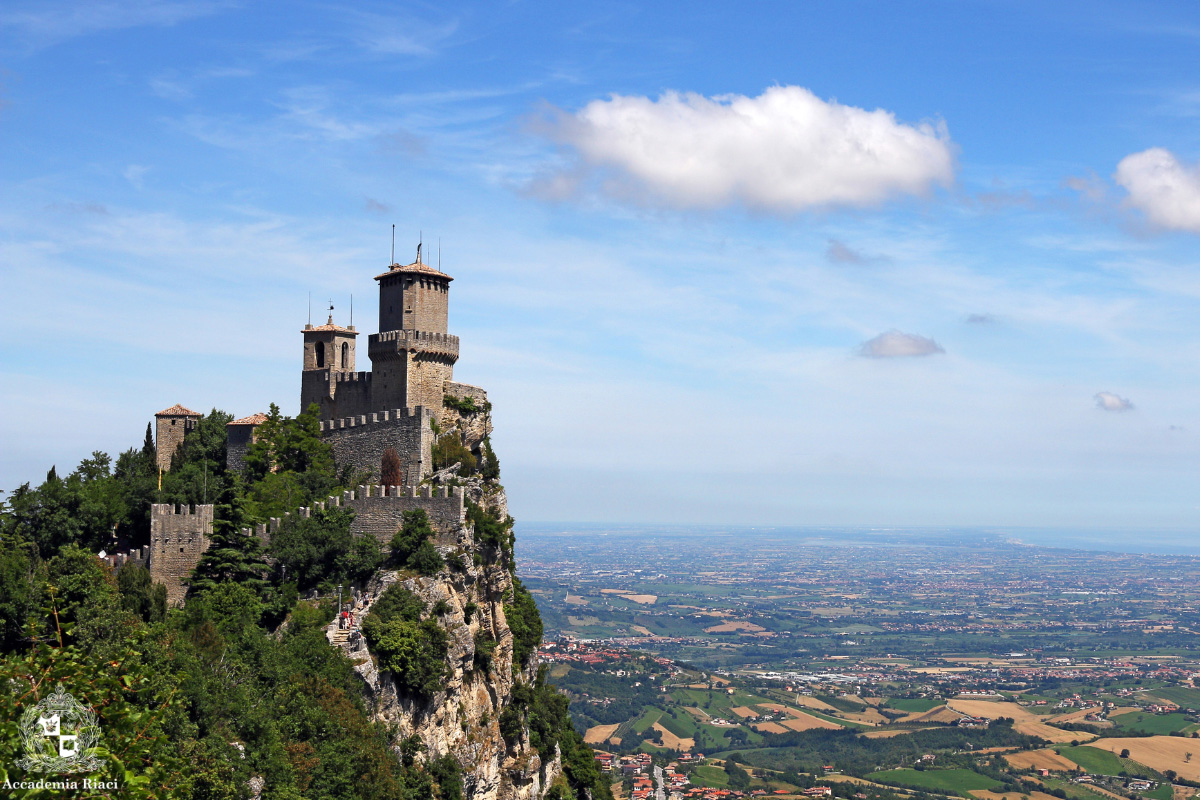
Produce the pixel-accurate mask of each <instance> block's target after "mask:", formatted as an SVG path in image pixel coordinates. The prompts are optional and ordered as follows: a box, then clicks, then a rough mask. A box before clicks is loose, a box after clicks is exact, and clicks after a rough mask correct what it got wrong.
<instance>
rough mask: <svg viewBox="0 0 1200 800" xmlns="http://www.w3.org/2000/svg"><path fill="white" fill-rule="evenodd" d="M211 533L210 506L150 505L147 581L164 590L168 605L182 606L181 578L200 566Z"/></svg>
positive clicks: (183, 592) (182, 586) (211, 516)
mask: <svg viewBox="0 0 1200 800" xmlns="http://www.w3.org/2000/svg"><path fill="white" fill-rule="evenodd" d="M212 530H213V507H212V506H211V505H204V506H194V507H192V508H189V507H188V506H179V507H176V506H172V505H164V504H159V503H155V504H153V505H151V506H150V548H149V549H150V578H151V580H153V581H154V582H155V583H161V584H163V585H164V586H166V587H167V604H168V605H170V606H181V605H183V598H184V595H185V594H187V587H185V586H184V585H183V579H184V578H186V577H187V576H188V575H189V574H190V573H191V571H192V570H193V569H195V567H196V565H197V564H198V563H200V556H202V555H204V551H205V550H207V549H208V546H209V544H210V543H211V542H210V539H209V537H210V536H212Z"/></svg>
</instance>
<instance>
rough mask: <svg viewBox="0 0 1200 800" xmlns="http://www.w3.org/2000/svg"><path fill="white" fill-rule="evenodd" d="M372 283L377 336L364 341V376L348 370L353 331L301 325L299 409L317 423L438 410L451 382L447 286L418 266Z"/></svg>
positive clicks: (453, 351) (393, 268) (453, 345)
mask: <svg viewBox="0 0 1200 800" xmlns="http://www.w3.org/2000/svg"><path fill="white" fill-rule="evenodd" d="M375 280H377V281H379V333H374V334H371V335H370V336H369V337H368V339H367V354H368V355H369V356H370V358H371V371H370V372H357V371H355V368H354V365H355V352H354V344H355V338H356V337H357V336H358V332H357V331H356V330H354V328H353V327H352V326H351V327H347V328H343V327H342V326H340V325H336V324H334V322H333V316H332V315H330V317H329V321H328V322H326V323H325V324H324V325H320V326H316V327H314V326H311V325H306V326H305V327H304V330H303V334H304V373H303V377H302V379H301V387H300V408H301V410H302V411H303V410H305V409H307V408H308V407H309V405H311V404H312V403H316V404H317V405H318V406H320V408H321V420H322V421H325V420H332V419H339V418H346V417H356V416H361V415H364V414H371V413H373V412H378V411H394V410H396V409H404V408H416V407H417V406H423V407H425V408H427V409H429V410H430V411H432V412H433V413H434V414H436V415H440V413H441V411H442V405H443V404H442V400H443V398H444V397H445V394H446V384H447V383H448V382H449V381H452V380H453V379H454V362H456V361H457V360H458V337H457V336H451V335H450V334H449V333H448V332H447V319H448V316H449V297H450V281H452V280H454V279H453V278H451V277H450V276H449V275H447V274H446V273H444V272H441V271H440V270H436V269H434V268H433V267H431V266H429V265H428V264H424V263H422V262H421V260H420V256H419V255H418V258H417V260H416V261H414V262H413V263H411V264H391V265H390V266H389V267H388V270H387V272H384V273H383V274H382V275H376V276H375Z"/></svg>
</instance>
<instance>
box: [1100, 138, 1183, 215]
mask: <svg viewBox="0 0 1200 800" xmlns="http://www.w3.org/2000/svg"><path fill="white" fill-rule="evenodd" d="M1113 178H1114V180H1116V182H1117V183H1118V184H1120V185H1121V186H1122V187H1123V188H1124V189H1125V191H1127V192H1129V197H1128V199H1127V201H1126V202H1127V203H1128V204H1129V205H1130V206H1132V207H1134V208H1136V209H1138V210H1139V211H1141V212H1142V213H1143V214H1145V215H1146V218H1147V219H1149V220H1150V222H1151V223H1153V224H1155V225H1157V226H1158V227H1160V228H1166V229H1167V230H1177V231H1191V232H1192V233H1200V168H1198V167H1197V166H1196V165H1194V164H1183V163H1181V162H1180V161H1179V159H1178V158H1176V157H1175V154H1174V153H1172V152H1171V151H1170V150H1166V149H1163V148H1161V147H1152V148H1150V149H1149V150H1143V151H1142V152H1140V153H1134V154H1133V155H1128V156H1125V158H1123V159H1121V163H1120V164H1118V165H1117V171H1116V174H1115V175H1113Z"/></svg>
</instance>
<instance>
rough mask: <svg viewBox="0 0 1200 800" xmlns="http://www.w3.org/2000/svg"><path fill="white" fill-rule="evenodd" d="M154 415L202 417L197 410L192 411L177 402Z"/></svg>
mask: <svg viewBox="0 0 1200 800" xmlns="http://www.w3.org/2000/svg"><path fill="white" fill-rule="evenodd" d="M154 416H156V417H203V416H204V415H203V414H201V413H200V412H198V411H192V410H191V409H190V408H184V407H183V406H181V405H180V404H179V403H176V404H175V405H173V406H171V407H170V408H164V409H163V410H162V411H159V412H158V413H157V414H155V415H154Z"/></svg>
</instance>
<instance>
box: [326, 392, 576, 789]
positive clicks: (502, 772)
mask: <svg viewBox="0 0 1200 800" xmlns="http://www.w3.org/2000/svg"><path fill="white" fill-rule="evenodd" d="M454 416H455V419H453V420H447V422H448V423H449V427H450V429H451V430H453V431H462V432H463V433H466V435H465V436H464V437H463V438H464V444H465V445H466V446H467V447H469V448H470V449H472V450H473V451H475V452H476V453H479V451H480V445H481V443H482V441H483V439H484V438H485V437H486V436H487V435H488V434H489V433H490V432H491V422H490V415H489V414H488V413H487V412H486V411H483V410H482V409H481V410H480V411H478V412H474V413H464V414H462V415H458V414H455V415H454ZM460 425H461V427H460ZM468 431H469V433H468ZM445 472H446V473H447V474H442V475H435V476H433V477H432V479H433V480H435V481H437V480H440V481H444V482H446V483H451V484H454V485H458V486H461V487H462V489H463V492H464V495H465V498H466V500H467V503H468V505H471V504H473V505H476V506H479V507H480V508H482V509H485V510H486V511H488V512H490V515H489V516H491V517H492V518H494V519H500V520H505V519H507V506H508V504H507V498H506V496H505V493H504V489H503V487H502V486H501V485H500V484H499V482H498V480H495V479H484V478H482V477H480V476H478V475H475V476H473V477H469V478H462V477H459V476H457V475H456V474H455V473H454V471H452V470H446V471H445ZM438 550H439V552H440V553H441V555H442V556H443V558H445V559H446V560H447V566H445V567H443V568H442V569H441V570H440V571H439V572H438V573H437V574H435V575H430V576H423V575H419V574H416V573H415V572H413V571H412V570H396V569H389V570H384V571H381V572H378V573H376V575H375V576H374V577H373V578H372V579H371V581H370V583H369V584H368V585H367V586H366V587H365V588H364V591H362V592H361V593H360V594H359V596H358V598H357V601H356V606H357V609H356V617H357V619H358V620H359V621H361V620H362V619H364V618H365V617H366V616H367V615H368V614H369V613H370V610H371V607H372V605H373V604H374V603H375V602H376V601H377V600H378V599H379V598H380V597H381V596H382V595H383V594H384V592H385V591H387V589H388V588H389V587H391V586H393V585H396V584H400V585H401V586H403V587H404V588H405V589H407V590H408V591H410V592H412V593H413V594H414V595H416V596H417V597H418V598H420V599H421V601H423V603H424V605H425V607H426V609H427V610H426V612H424V614H423V617H425V618H427V617H429V616H433V617H434V618H436V620H437V622H438V624H439V625H440V626H441V627H442V628H443V629H444V630H445V631H446V633H447V635H448V657H447V666H446V673H445V678H444V680H443V681H442V683H441V689H440V690H439V691H437V692H436V693H434V694H433V695H432V696H428V697H423V696H420V695H414V694H411V693H408V692H406V691H404V689H403V688H401V687H400V686H399V685H398V684H397V681H396V680H395V678H394V676H393V675H392V674H391V673H389V672H387V671H384V670H381V669H380V668H379V665H378V658H377V656H376V654H373V653H372V652H371V651H370V648H369V647H368V644H367V641H366V638H365V637H364V636H363V635H362V634H361V633H360V632H359V631H357V630H351V631H346V630H339V628H338V626H337V624H336V622H335V624H333V625H331V626H330V628H329V629H328V631H327V636H328V637H329V639H330V641H331V642H332V643H334V644H335V645H338V646H340V647H342V648H344V650H345V652H346V653H347V655H348V656H349V658H350V659H351V661H352V662H354V664H355V667H354V668H355V670H356V671H357V673H358V674H359V676H360V677H361V678H362V681H363V686H364V692H365V694H366V696H367V698H368V703H369V706H370V708H371V710H372V714H373V716H374V717H375V719H376V720H378V721H379V722H381V723H383V724H385V725H386V726H388V728H389V729H390V730H392V731H394V737H393V745H394V746H395V747H396V748H397V751H398V752H399V750H400V749H401V748H402V746H403V743H404V742H405V740H409V741H411V739H410V737H416V738H417V740H419V742H420V743H421V745H422V748H420V749H421V750H423V756H421V757H420V758H423V759H426V760H431V759H434V758H436V757H438V756H442V755H445V754H451V755H453V756H454V757H455V758H456V759H457V760H458V762H459V763H460V764H461V766H462V771H463V780H464V784H465V785H464V796H465V797H466V798H469V800H540V798H542V797H543V796H544V795H545V794H546V791H547V789H548V788H549V787H550V786H551V785H552V784H553V783H554V782H555V781H556V780H558V779H559V776H560V775H561V773H562V764H561V759H560V757H559V754H558V753H557V752H556V753H555V756H554V757H553V758H551V759H548V760H547V761H546V762H543V759H542V758H541V757H539V755H538V753H537V751H536V750H535V749H534V748H533V747H532V745H531V743H530V739H529V732H528V730H524V731H522V732H521V734H520V735H519V736H518V737H515V739H514V737H512V736H511V733H510V738H509V741H506V740H505V737H504V736H503V735H502V733H501V717H502V716H503V714H504V712H505V710H506V709H507V708H508V707H509V705H510V704H511V703H512V701H513V689H514V686H515V684H516V682H517V681H521V682H524V683H525V684H527V685H528V684H532V683H533V681H534V680H535V678H536V672H537V658H536V654H535V655H534V656H533V658H532V659H530V661H529V662H528V664H527V665H526V666H525V667H524V668H518V667H516V666H514V663H513V645H514V639H513V633H512V631H511V629H510V628H509V624H508V620H507V619H506V617H505V604H506V602H511V600H512V597H513V577H512V571H511V570H512V561H511V550H510V549H509V548H507V547H504V546H502V545H497V544H496V543H494V542H485V541H481V540H480V539H479V537H477V536H476V531H475V526H474V525H473V524H472V523H471V521H470V520H469V519H464V521H463V523H462V524H461V525H460V526H459V528H458V530H457V531H456V532H455V533H454V535H453V536H450V537H447V536H445V535H441V536H439V537H438ZM481 640H482V641H487V642H494V643H495V644H494V650H492V652H491V654H490V658H478V657H477V653H476V648H477V643H478V642H480V641H481ZM485 662H486V665H485Z"/></svg>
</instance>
